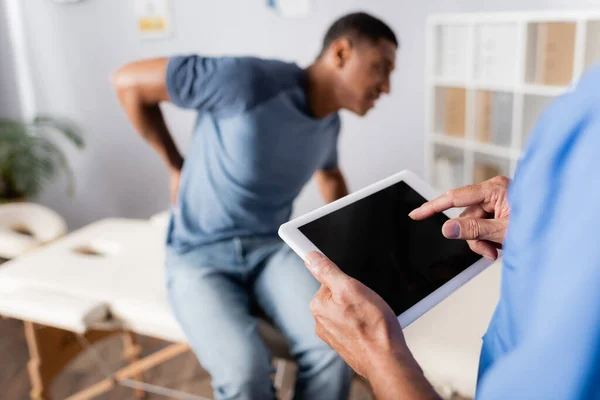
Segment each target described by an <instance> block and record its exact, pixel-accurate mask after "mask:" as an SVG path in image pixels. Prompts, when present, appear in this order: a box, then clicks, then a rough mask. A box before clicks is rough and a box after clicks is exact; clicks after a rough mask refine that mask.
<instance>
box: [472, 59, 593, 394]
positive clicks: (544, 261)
mask: <svg viewBox="0 0 600 400" xmlns="http://www.w3.org/2000/svg"><path fill="white" fill-rule="evenodd" d="M509 202H510V205H511V207H512V211H511V212H512V214H511V217H510V224H509V227H508V232H507V236H506V242H505V252H504V266H503V277H502V287H501V297H500V302H499V303H498V306H497V308H496V311H495V313H494V316H493V318H492V322H491V323H490V327H489V329H488V331H487V333H486V335H485V336H484V342H483V347H482V354H481V361H480V370H479V372H480V374H479V384H478V391H477V398H479V399H482V400H489V399H499V400H506V399H544V400H550V399H560V400H563V399H565V400H566V399H569V400H573V399H600V239H599V238H600V235H599V232H600V68H595V69H593V70H592V71H591V72H590V73H588V74H587V75H586V76H584V77H583V78H582V80H581V81H580V82H579V84H578V85H577V87H576V88H575V90H574V91H573V92H571V93H569V94H566V95H564V96H562V97H560V98H559V99H557V100H556V101H555V102H554V103H553V104H552V105H551V106H550V107H549V108H548V109H547V110H546V111H545V112H544V114H543V115H542V117H541V118H540V120H539V121H538V124H537V126H536V128H535V130H534V131H533V133H532V135H531V138H530V140H529V143H528V145H527V148H526V150H525V152H524V155H523V159H522V160H521V162H520V165H519V168H518V171H517V173H516V177H515V180H514V182H513V183H512V185H511V187H510V190H509Z"/></svg>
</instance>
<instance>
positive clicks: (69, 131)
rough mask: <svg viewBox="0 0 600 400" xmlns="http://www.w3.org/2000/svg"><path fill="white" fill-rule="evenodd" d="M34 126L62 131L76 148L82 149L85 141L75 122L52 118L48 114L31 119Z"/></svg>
mask: <svg viewBox="0 0 600 400" xmlns="http://www.w3.org/2000/svg"><path fill="white" fill-rule="evenodd" d="M33 125H34V126H35V127H41V128H50V129H51V130H53V131H55V132H59V133H62V134H63V135H64V136H65V137H66V138H67V139H69V140H70V141H71V143H73V144H74V145H75V146H76V147H77V148H80V149H82V148H83V147H84V146H85V141H84V140H83V137H82V136H81V134H80V130H79V128H78V127H77V125H75V123H73V122H71V121H69V120H67V119H65V118H60V119H59V118H54V117H49V116H43V115H40V116H37V117H35V119H34V120H33Z"/></svg>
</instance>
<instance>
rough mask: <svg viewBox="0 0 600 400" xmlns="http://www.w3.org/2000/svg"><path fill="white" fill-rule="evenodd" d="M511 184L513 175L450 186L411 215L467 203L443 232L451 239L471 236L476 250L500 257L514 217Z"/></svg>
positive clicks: (421, 215)
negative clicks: (510, 204) (512, 215)
mask: <svg viewBox="0 0 600 400" xmlns="http://www.w3.org/2000/svg"><path fill="white" fill-rule="evenodd" d="M509 184H510V179H508V178H505V177H503V176H497V177H495V178H492V179H490V180H488V181H485V182H483V183H480V184H478V185H470V186H465V187H462V188H459V189H455V190H450V191H449V192H447V193H445V194H444V195H442V196H440V197H438V198H436V199H434V200H431V201H428V202H427V203H425V204H423V205H422V206H421V207H419V208H417V209H416V210H414V211H413V212H411V213H410V214H409V215H410V217H411V218H413V219H415V220H422V219H425V218H429V217H431V216H432V215H434V214H436V213H439V212H442V211H445V210H447V209H449V208H453V207H466V209H465V211H464V212H463V213H462V214H461V215H460V217H459V218H453V219H451V220H449V221H447V222H446V223H445V224H444V226H443V227H442V233H443V234H444V236H445V237H447V238H448V239H464V240H467V242H468V243H469V247H470V248H471V250H473V251H474V252H476V253H478V254H481V255H483V256H485V257H487V258H490V259H496V258H498V250H497V249H498V247H501V245H502V243H503V242H504V236H505V234H506V228H507V226H508V221H509V217H510V207H509V204H508V196H507V195H508V186H509Z"/></svg>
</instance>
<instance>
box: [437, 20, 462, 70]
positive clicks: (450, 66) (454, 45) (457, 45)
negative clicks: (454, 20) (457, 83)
mask: <svg viewBox="0 0 600 400" xmlns="http://www.w3.org/2000/svg"><path fill="white" fill-rule="evenodd" d="M436 39H437V43H438V47H437V49H438V53H437V57H438V60H437V61H436V64H437V65H436V73H437V74H438V76H441V77H444V78H446V79H457V80H461V79H464V78H465V76H466V70H467V68H466V67H467V66H466V55H467V47H466V46H465V43H466V40H467V29H466V27H464V26H460V25H444V26H439V27H438V28H437V37H436Z"/></svg>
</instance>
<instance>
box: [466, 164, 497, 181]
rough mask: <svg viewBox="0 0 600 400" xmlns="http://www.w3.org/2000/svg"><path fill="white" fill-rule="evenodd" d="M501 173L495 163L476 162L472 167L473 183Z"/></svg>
mask: <svg viewBox="0 0 600 400" xmlns="http://www.w3.org/2000/svg"><path fill="white" fill-rule="evenodd" d="M498 175H501V173H500V168H498V167H497V166H495V165H490V164H483V163H476V164H475V166H474V167H473V183H474V184H478V183H481V182H485V181H487V180H488V179H492V178H493V177H495V176H498Z"/></svg>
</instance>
